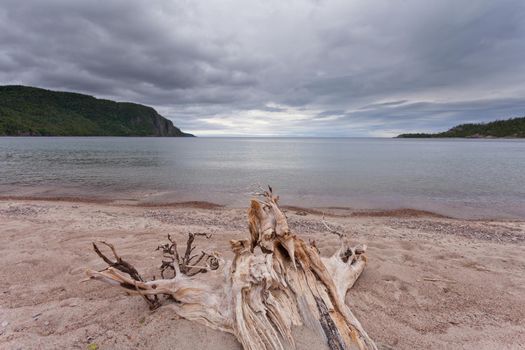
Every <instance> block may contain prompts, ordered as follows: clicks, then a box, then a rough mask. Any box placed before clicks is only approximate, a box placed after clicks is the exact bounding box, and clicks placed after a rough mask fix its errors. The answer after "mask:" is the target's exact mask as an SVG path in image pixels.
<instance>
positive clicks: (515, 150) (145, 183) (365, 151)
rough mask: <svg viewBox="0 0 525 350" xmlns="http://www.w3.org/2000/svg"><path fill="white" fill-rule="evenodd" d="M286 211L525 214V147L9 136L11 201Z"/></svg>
mask: <svg viewBox="0 0 525 350" xmlns="http://www.w3.org/2000/svg"><path fill="white" fill-rule="evenodd" d="M267 183H269V184H271V185H272V186H274V187H275V188H276V189H277V190H278V192H279V194H280V195H281V196H282V197H283V198H284V199H285V204H289V205H298V206H303V207H331V206H337V207H351V208H357V209H365V208H366V209H396V208H413V209H421V210H429V211H434V212H437V213H440V214H445V215H450V216H455V217H465V218H525V141H523V140H464V139H431V140H421V139H416V140H407V139H379V138H191V139H189V138H122V137H46V138H43V137H42V138H35V137H17V138H13V137H2V138H0V196H4V197H5V196H30V197H44V198H53V197H84V198H92V199H96V198H100V199H118V200H128V201H132V202H141V203H173V202H182V201H208V202H215V203H219V204H224V205H227V206H234V207H241V206H242V207H245V206H246V202H247V200H248V198H249V196H250V194H251V192H253V191H254V190H257V185H258V184H261V185H265V184H267Z"/></svg>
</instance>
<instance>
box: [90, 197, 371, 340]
mask: <svg viewBox="0 0 525 350" xmlns="http://www.w3.org/2000/svg"><path fill="white" fill-rule="evenodd" d="M259 195H260V196H261V198H256V199H253V200H252V202H251V207H250V209H249V211H248V217H249V229H250V239H246V240H232V241H230V243H231V247H232V250H233V252H234V258H233V260H232V261H227V262H225V261H223V260H222V259H221V258H220V257H219V256H218V254H217V253H207V252H202V253H200V254H192V252H193V250H194V247H193V241H194V239H195V236H196V235H195V234H190V237H189V239H188V243H187V248H186V251H185V254H184V256H183V257H182V258H180V256H179V254H178V252H177V245H176V243H175V242H174V241H172V240H171V238H169V240H170V243H168V244H166V245H163V246H160V247H159V249H161V250H162V251H163V254H164V255H163V256H164V259H163V264H162V266H161V271H162V275H163V276H164V273H165V272H166V271H171V273H172V276H171V277H170V278H163V279H159V280H153V281H144V280H143V279H142V277H141V276H140V275H139V274H138V272H137V271H136V269H135V268H133V267H132V266H131V265H130V264H129V263H127V262H125V261H123V260H122V259H121V258H120V257H119V256H118V255H117V253H116V251H115V250H114V248H113V247H112V246H111V245H109V247H110V248H111V249H112V251H113V253H114V255H115V258H116V259H117V261H116V262H113V261H111V260H110V259H108V258H107V257H105V256H104V255H103V254H102V253H101V252H100V250H99V249H98V248H97V247H96V245H95V251H96V252H97V254H98V255H99V256H100V257H101V258H102V259H104V261H105V262H106V263H108V265H109V267H107V268H106V269H105V270H103V271H93V270H88V271H87V274H88V276H89V277H90V278H92V279H97V280H101V281H104V282H107V283H109V284H112V285H116V286H120V287H122V288H124V289H126V291H127V292H130V293H132V294H138V295H141V296H143V297H144V298H146V300H147V301H148V303H150V306H151V307H152V308H154V307H157V306H159V305H160V304H161V301H160V299H159V296H161V295H164V296H167V297H168V298H167V299H169V300H171V301H175V302H171V303H169V302H166V304H167V306H166V307H171V308H173V310H174V311H175V312H176V313H177V314H178V315H179V316H181V317H184V318H186V319H188V320H191V321H196V322H199V323H201V324H203V325H206V326H209V327H211V328H214V329H218V330H221V331H225V332H229V333H232V334H234V335H235V337H236V338H237V339H238V340H239V342H240V343H241V344H242V346H243V347H244V348H245V349H254V350H255V349H257V350H258V349H293V348H295V343H296V341H295V339H294V334H293V332H292V329H293V327H294V326H305V327H308V328H309V329H311V330H312V331H313V332H314V333H315V334H317V335H318V337H319V338H320V339H322V340H323V341H324V342H325V343H326V344H327V346H328V347H329V348H330V349H376V346H375V344H374V342H373V341H372V339H370V337H369V336H368V335H367V333H366V332H365V330H364V329H363V327H362V326H361V324H360V323H359V321H358V320H357V319H356V317H355V316H354V315H353V313H352V312H351V310H350V309H349V308H348V306H347V305H346V304H345V302H344V299H345V295H346V292H347V291H348V290H349V289H350V288H351V287H352V286H353V285H354V283H355V281H356V280H357V278H358V277H359V275H360V274H361V272H362V271H363V269H364V267H365V264H366V257H365V251H366V247H360V248H351V247H349V246H348V245H347V244H346V242H343V243H342V246H341V248H340V249H339V250H338V251H337V252H336V253H335V254H334V255H332V256H331V257H321V256H320V255H319V250H318V249H317V247H316V246H315V242H313V243H310V244H307V243H305V242H304V241H303V240H302V239H301V238H299V237H297V236H296V235H295V234H293V233H292V232H291V231H290V229H289V227H288V223H287V220H286V217H285V215H284V214H283V212H282V211H281V210H280V208H279V206H278V197H276V196H274V195H273V193H272V189H271V188H269V190H268V191H264V192H263V193H260V194H259ZM323 221H324V218H323ZM338 236H342V234H340V233H338ZM257 247H259V248H260V250H259V249H257ZM215 269H219V270H222V271H223V275H224V279H225V280H224V283H223V289H222V290H217V288H212V287H211V286H210V285H208V284H206V283H205V280H202V279H200V278H199V276H200V275H198V276H197V274H199V273H203V272H207V271H211V270H215ZM212 273H217V272H212Z"/></svg>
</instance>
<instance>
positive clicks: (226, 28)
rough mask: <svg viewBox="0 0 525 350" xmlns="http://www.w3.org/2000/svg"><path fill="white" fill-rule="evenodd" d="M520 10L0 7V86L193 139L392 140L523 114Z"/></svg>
mask: <svg viewBox="0 0 525 350" xmlns="http://www.w3.org/2000/svg"><path fill="white" fill-rule="evenodd" d="M524 54H525V2H523V1H522V0H500V1H484V0H478V1H468V2H467V1H456V0H454V1H452V0H441V1H438V0H435V1H430V0H428V1H421V0H399V1H392V0H382V1H381V0H377V1H348V0H344V1H322V0H321V1H273V0H269V1H263V2H260V1H247V0H231V1H205V2H204V1H176V0H157V1H141V0H140V1H139V0H125V1H124V0H114V1H111V0H109V1H108V0H106V1H99V0H93V1H76V0H24V1H20V0H3V1H2V2H0V82H1V83H2V84H25V85H33V86H40V87H44V88H50V89H58V90H71V91H77V92H82V93H88V94H92V95H95V96H97V97H104V98H112V99H117V100H121V101H122V100H127V101H134V102H138V103H143V104H148V105H152V106H154V107H155V108H157V109H158V110H159V112H161V113H162V114H163V115H165V116H166V117H168V118H171V119H172V120H173V121H174V122H175V123H176V125H178V126H180V127H181V128H183V129H184V130H187V131H189V132H194V133H196V134H197V135H278V136H288V135H292V136H293V135H297V136H392V135H395V134H397V133H401V132H411V131H437V130H442V129H446V128H448V127H451V126H453V125H455V124H457V123H462V122H473V121H488V120H491V119H497V118H507V117H513V116H523V115H525V84H524V83H523V77H524V76H525V60H524V59H523V56H524Z"/></svg>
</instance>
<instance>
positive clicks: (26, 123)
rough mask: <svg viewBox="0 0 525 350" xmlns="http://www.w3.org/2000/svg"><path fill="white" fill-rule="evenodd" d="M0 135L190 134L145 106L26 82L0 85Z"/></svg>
mask: <svg viewBox="0 0 525 350" xmlns="http://www.w3.org/2000/svg"><path fill="white" fill-rule="evenodd" d="M0 135H4V136H7V135H14V136H21V135H26V136H193V135H191V134H186V133H183V132H182V131H180V129H178V128H176V127H175V126H173V123H172V122H171V121H170V120H168V119H166V118H164V117H162V116H161V115H159V114H158V113H157V112H156V111H155V110H154V109H153V108H151V107H148V106H143V105H139V104H135V103H125V102H114V101H109V100H102V99H97V98H95V97H92V96H88V95H82V94H77V93H71V92H58V91H50V90H44V89H39V88H34V87H27V86H0Z"/></svg>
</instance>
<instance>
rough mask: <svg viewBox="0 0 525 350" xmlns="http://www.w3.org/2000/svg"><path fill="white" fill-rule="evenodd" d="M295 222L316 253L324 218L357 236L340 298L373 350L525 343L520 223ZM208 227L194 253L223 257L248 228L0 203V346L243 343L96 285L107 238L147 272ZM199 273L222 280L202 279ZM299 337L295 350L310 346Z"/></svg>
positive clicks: (380, 215)
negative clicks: (353, 278)
mask: <svg viewBox="0 0 525 350" xmlns="http://www.w3.org/2000/svg"><path fill="white" fill-rule="evenodd" d="M286 210H287V216H288V217H289V223H290V226H291V228H292V230H293V231H294V232H295V233H297V234H299V235H301V236H302V237H304V239H305V240H309V239H315V240H316V241H317V243H318V246H319V248H320V250H321V253H322V254H323V255H329V254H331V253H333V252H334V251H335V249H337V247H338V244H339V243H338V239H337V237H336V236H335V235H333V234H330V233H328V232H326V229H325V228H324V225H323V224H322V222H321V219H322V215H323V213H324V214H325V215H326V218H327V220H328V221H329V222H330V223H331V225H332V226H334V227H337V228H338V229H339V230H341V231H344V232H346V233H347V234H348V235H349V236H350V237H351V240H352V241H354V242H356V243H357V242H359V243H365V244H367V245H368V246H369V248H368V258H369V259H368V265H367V267H366V269H365V272H364V273H363V275H362V276H361V278H360V279H359V280H358V282H357V283H356V285H355V286H354V288H353V289H352V290H350V292H349V293H348V294H347V298H346V300H347V303H348V304H349V305H350V307H351V309H352V310H353V311H354V313H355V314H356V316H357V317H358V318H359V320H360V321H361V322H362V323H363V326H364V327H365V329H366V330H367V331H368V333H369V334H370V336H371V337H372V338H373V339H374V340H375V341H376V342H377V343H378V345H379V347H380V348H382V349H451V348H453V349H458V348H459V349H520V348H525V326H524V324H523V320H524V319H525V273H524V269H525V254H523V252H524V247H525V222H524V221H501V220H490V221H489V220H461V219H454V218H448V217H445V216H441V215H436V214H433V213H430V212H424V211H417V210H390V211H379V210H374V211H367V210H348V209H346V208H316V209H312V208H309V209H305V208H298V207H287V208H286ZM190 231H193V232H210V233H212V234H213V237H212V238H211V239H210V240H201V241H199V243H200V244H199V247H203V248H204V247H208V248H213V249H215V250H219V251H222V252H224V255H225V257H226V258H229V257H231V253H230V250H229V244H228V240H230V239H239V238H243V237H246V236H247V234H248V230H247V223H246V210H245V209H237V208H225V207H221V206H218V205H214V204H213V203H203V202H189V203H157V204H155V205H149V206H146V205H142V204H141V205H137V203H135V202H129V201H128V202H127V201H105V200H100V201H98V200H89V199H82V198H79V199H77V200H72V199H70V198H61V199H60V200H53V201H50V200H44V199H40V200H36V199H35V198H29V197H28V198H17V199H14V198H3V199H1V200H0V254H1V255H0V266H2V269H1V270H0V279H1V280H2V281H3V282H2V284H1V286H0V295H1V298H0V349H86V348H87V346H88V345H89V344H97V346H98V349H174V348H175V349H240V345H239V344H238V343H237V342H236V340H235V338H234V337H233V336H231V335H228V334H224V333H221V332H218V331H214V330H211V329H208V328H206V327H204V326H200V325H198V324H195V323H191V322H188V321H185V320H183V319H179V318H178V317H177V316H175V315H174V314H173V312H172V311H171V310H170V309H169V307H165V308H162V307H161V308H160V309H158V310H156V311H153V312H152V311H150V310H149V309H148V307H147V305H146V304H145V303H144V301H143V300H142V299H141V298H139V297H129V296H126V295H125V293H123V292H122V291H120V290H118V289H115V288H108V287H107V286H106V285H103V284H100V283H98V282H86V283H80V281H81V280H82V279H83V278H84V270H85V268H87V267H91V268H97V269H101V268H103V267H104V263H103V262H102V261H101V260H100V259H99V258H98V257H97V255H96V254H95V253H94V252H93V250H92V247H91V242H92V241H96V240H106V241H109V242H111V243H114V244H115V246H116V247H117V249H118V251H119V253H120V254H121V255H122V256H123V257H125V258H126V259H127V260H129V261H130V262H132V263H134V264H135V266H136V267H137V268H138V269H139V271H140V272H141V273H142V274H143V275H144V276H146V277H148V278H150V277H152V276H153V275H156V276H158V275H159V274H158V270H157V268H158V266H159V265H160V255H159V252H158V251H155V248H156V247H157V246H158V244H160V243H163V242H164V241H165V240H166V236H167V234H168V233H169V234H171V235H172V236H174V237H175V238H177V239H178V240H179V241H182V242H185V240H186V239H185V237H186V234H187V232H190ZM201 276H202V278H208V279H210V278H220V276H215V275H213V274H212V273H209V274H206V275H201ZM311 344H312V341H311V340H310V339H308V337H304V339H302V342H301V343H300V344H298V348H300V349H311V348H312V346H311Z"/></svg>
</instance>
